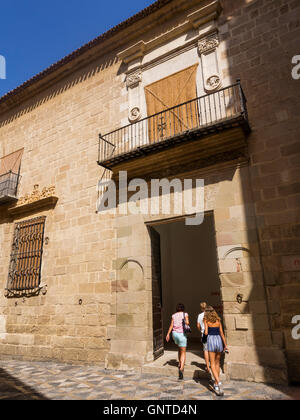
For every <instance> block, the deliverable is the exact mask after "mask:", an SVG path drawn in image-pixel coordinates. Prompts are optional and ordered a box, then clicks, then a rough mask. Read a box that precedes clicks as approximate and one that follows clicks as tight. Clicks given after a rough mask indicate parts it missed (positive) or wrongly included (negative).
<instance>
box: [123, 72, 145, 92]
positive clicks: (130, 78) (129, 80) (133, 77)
mask: <svg viewBox="0 0 300 420" xmlns="http://www.w3.org/2000/svg"><path fill="white" fill-rule="evenodd" d="M141 81H142V70H138V71H136V72H134V73H131V74H128V75H127V77H126V86H127V87H128V88H134V87H136V86H138V84H139V83H140V82H141Z"/></svg>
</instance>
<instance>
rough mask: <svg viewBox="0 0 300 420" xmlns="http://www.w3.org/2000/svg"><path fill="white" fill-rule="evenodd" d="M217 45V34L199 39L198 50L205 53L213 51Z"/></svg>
mask: <svg viewBox="0 0 300 420" xmlns="http://www.w3.org/2000/svg"><path fill="white" fill-rule="evenodd" d="M218 46H219V37H218V35H217V34H215V35H212V36H210V37H208V38H204V39H200V41H199V43H198V50H199V53H200V54H207V53H209V52H211V51H214V50H215V49H216V48H217V47H218Z"/></svg>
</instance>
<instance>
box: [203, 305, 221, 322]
mask: <svg viewBox="0 0 300 420" xmlns="http://www.w3.org/2000/svg"><path fill="white" fill-rule="evenodd" d="M204 319H205V321H207V322H209V323H210V324H215V323H216V322H218V321H219V322H220V321H221V319H220V317H219V315H218V314H217V312H216V311H215V310H214V308H213V307H212V306H208V307H207V308H206V309H205V314H204Z"/></svg>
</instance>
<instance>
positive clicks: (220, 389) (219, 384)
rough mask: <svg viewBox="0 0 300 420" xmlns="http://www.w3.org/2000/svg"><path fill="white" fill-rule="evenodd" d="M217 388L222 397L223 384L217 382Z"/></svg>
mask: <svg viewBox="0 0 300 420" xmlns="http://www.w3.org/2000/svg"><path fill="white" fill-rule="evenodd" d="M218 387H219V391H220V396H221V397H223V395H224V391H223V384H222V382H219V383H218Z"/></svg>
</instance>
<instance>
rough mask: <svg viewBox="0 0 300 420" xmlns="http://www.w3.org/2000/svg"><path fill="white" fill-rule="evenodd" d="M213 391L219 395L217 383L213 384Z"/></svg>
mask: <svg viewBox="0 0 300 420" xmlns="http://www.w3.org/2000/svg"><path fill="white" fill-rule="evenodd" d="M214 389H215V393H216V394H217V395H218V396H219V395H220V388H219V385H216V384H214Z"/></svg>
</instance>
